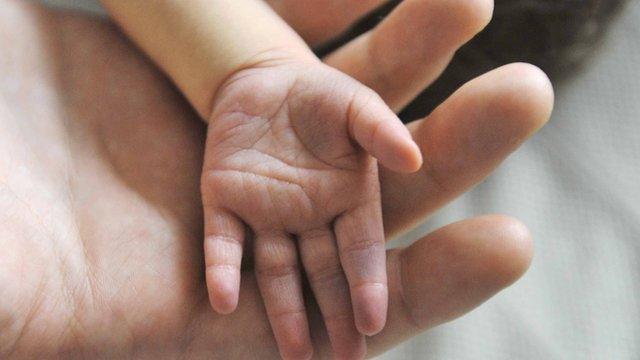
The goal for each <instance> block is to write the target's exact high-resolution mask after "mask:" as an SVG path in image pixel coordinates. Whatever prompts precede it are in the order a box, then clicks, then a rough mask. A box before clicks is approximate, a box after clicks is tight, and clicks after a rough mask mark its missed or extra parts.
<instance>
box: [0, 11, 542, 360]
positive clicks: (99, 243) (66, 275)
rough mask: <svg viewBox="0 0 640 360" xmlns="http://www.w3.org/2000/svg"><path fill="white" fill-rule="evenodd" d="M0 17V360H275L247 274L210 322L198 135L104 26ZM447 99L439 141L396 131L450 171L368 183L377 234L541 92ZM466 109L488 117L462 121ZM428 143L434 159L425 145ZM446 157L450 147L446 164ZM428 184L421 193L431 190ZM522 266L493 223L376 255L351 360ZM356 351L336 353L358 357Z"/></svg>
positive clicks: (506, 225)
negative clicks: (380, 266)
mask: <svg viewBox="0 0 640 360" xmlns="http://www.w3.org/2000/svg"><path fill="white" fill-rule="evenodd" d="M0 5H1V6H0V20H1V21H0V30H1V31H0V44H2V46H1V47H0V49H2V50H0V52H1V53H2V56H0V74H1V76H0V79H2V80H0V150H1V151H0V184H1V185H0V196H1V197H2V201H0V224H1V225H0V246H1V248H2V251H1V252H0V264H1V266H0V289H1V291H2V296H1V297H0V357H3V358H52V357H60V356H61V357H65V358H69V357H72V358H73V357H75V358H78V357H88V358H92V357H96V356H97V355H99V356H101V357H135V358H158V357H165V358H173V357H190V358H211V357H223V356H224V357H225V358H243V359H244V358H272V357H277V356H278V349H277V347H276V343H275V340H274V338H273V335H272V333H271V330H270V327H269V323H268V320H267V316H266V313H265V309H264V307H263V305H262V304H261V298H260V296H259V291H258V288H257V285H256V282H255V278H254V277H253V275H252V272H253V269H252V267H251V264H247V267H246V268H245V269H244V270H243V279H244V281H243V282H242V287H241V291H240V299H239V305H238V309H237V311H236V312H234V313H233V314H232V315H229V316H221V315H217V314H215V313H214V312H213V311H212V310H211V308H210V306H209V304H208V300H207V294H206V288H205V284H204V264H203V262H202V261H201V260H200V259H202V258H203V254H202V249H201V236H202V231H203V230H202V229H203V224H202V222H201V219H202V212H201V210H200V206H199V203H200V197H199V176H200V170H201V164H202V159H201V157H200V155H199V154H201V153H202V151H203V146H204V136H205V133H204V128H203V126H202V125H201V124H200V122H199V120H197V116H196V115H195V113H193V112H192V111H191V110H190V108H189V107H188V106H187V105H186V103H185V102H184V100H183V98H182V97H181V96H179V95H178V94H177V93H176V91H175V90H174V89H173V87H172V86H171V85H170V84H169V83H168V82H167V80H166V79H165V78H164V77H163V76H161V75H160V74H159V73H158V72H157V71H156V70H155V69H154V68H153V66H152V65H150V64H149V62H148V61H146V60H145V58H144V57H143V56H141V55H140V54H139V53H138V52H137V51H136V50H135V49H134V47H133V46H131V45H130V44H129V43H128V42H126V41H124V40H123V38H122V36H121V35H119V34H118V32H117V31H115V30H114V28H113V27H112V26H109V25H106V24H104V23H102V22H99V21H96V20H93V19H86V18H84V17H83V16H79V15H60V14H57V13H53V12H50V11H48V10H47V11H45V10H41V9H39V8H37V7H35V6H34V5H31V4H30V3H23V2H17V1H8V0H2V1H0ZM415 20H417V19H415ZM408 21H412V20H411V19H408ZM359 55H361V54H358V53H353V58H355V57H357V56H359ZM397 61H398V62H399V63H402V62H410V61H417V60H416V59H413V60H412V59H410V58H405V57H403V56H399V57H398V58H397ZM420 61H422V60H420ZM336 65H337V66H338V65H345V64H336ZM412 66H413V65H412ZM429 66H430V65H429V63H424V65H423V67H424V68H428V67H429ZM372 71H376V69H375V68H374V69H372ZM514 74H519V75H524V76H513V75H514ZM376 85H377V86H380V87H383V86H384V85H383V84H376ZM523 89H524V90H527V91H529V95H530V97H527V98H524V97H523V96H522V94H521V93H520V92H521V91H522V90H523ZM485 94H486V95H487V96H486V97H485ZM456 96H457V97H456V98H452V99H451V100H450V101H447V102H445V103H444V104H443V105H442V106H441V107H440V108H439V109H438V111H437V112H436V113H434V114H438V115H437V118H438V119H440V120H439V121H437V122H436V123H439V124H441V125H439V126H430V125H429V124H430V123H431V120H432V119H428V120H427V121H423V122H419V123H416V125H414V126H413V133H414V136H416V139H417V142H418V143H419V145H420V146H421V148H423V149H429V150H430V151H431V154H430V153H425V154H423V155H424V157H425V159H426V161H427V163H429V162H431V163H440V164H444V163H447V160H452V161H451V162H450V163H451V166H450V167H446V168H445V167H442V166H440V167H434V168H430V169H429V170H427V169H425V170H424V171H421V172H419V173H416V174H414V175H411V176H406V175H401V176H391V175H390V173H389V172H387V171H386V170H384V169H382V170H381V173H380V181H381V187H382V199H383V203H382V213H383V217H384V219H385V225H386V228H385V230H386V232H387V234H397V233H398V232H399V231H401V230H402V229H403V228H405V227H407V226H408V225H409V223H410V222H413V221H415V220H417V219H418V218H420V217H421V216H423V215H424V214H426V213H427V212H431V211H434V210H436V208H435V206H434V205H433V204H443V203H444V202H446V201H447V200H448V199H450V198H452V197H453V196H455V195H456V194H459V193H461V192H463V191H465V189H467V188H468V187H469V186H472V185H473V184H475V183H477V181H480V180H481V179H482V178H483V177H484V176H486V175H488V174H489V172H490V171H491V170H492V169H493V168H494V167H495V166H496V165H497V164H498V163H499V162H500V161H501V160H502V159H503V158H504V157H505V156H507V155H508V154H509V153H510V152H511V151H512V150H514V149H515V148H516V147H517V145H519V144H520V143H521V142H522V141H524V140H525V139H526V138H527V137H528V136H530V135H531V134H532V133H533V132H535V131H536V130H537V129H538V128H539V127H540V126H542V124H544V122H545V121H546V120H547V119H548V114H549V112H550V108H551V105H552V92H551V89H550V86H549V84H548V81H547V80H546V78H545V77H544V76H543V75H542V74H541V73H540V72H539V71H538V70H536V69H534V68H532V67H530V66H528V65H522V64H514V65H510V66H507V67H504V68H501V69H499V70H497V71H494V72H491V73H489V74H487V75H485V76H484V77H483V78H480V79H477V80H474V81H472V82H470V83H469V84H467V85H466V86H465V88H463V89H462V90H460V91H459V92H458V93H457V95H456ZM483 101H490V102H491V103H492V104H494V106H487V107H486V109H485V110H484V111H480V112H472V111H465V107H466V106H471V105H473V104H476V103H482V102H483ZM456 114H458V115H456ZM462 114H465V116H466V118H464V121H460V122H458V121H457V120H458V116H461V115H462ZM446 119H449V121H445V120H446ZM469 124H473V125H474V129H475V131H473V132H470V130H469V129H468V125H469ZM445 125H446V126H445ZM435 138H440V139H448V141H447V142H446V143H443V142H441V143H436V144H433V145H428V140H429V139H435ZM455 143H459V144H465V145H468V146H446V145H447V144H455ZM427 146H430V147H427ZM453 160H455V161H453ZM463 169H472V170H471V173H472V174H473V176H472V177H466V176H463V175H461V174H465V175H466V173H464V172H463ZM445 178H446V179H447V180H448V181H449V183H448V185H449V186H447V187H446V191H439V189H440V188H438V185H436V184H440V183H441V181H438V180H435V179H445ZM385 189H387V190H385ZM389 189H390V190H389ZM443 189H445V187H443ZM220 191H224V189H221V190H220ZM390 191H391V192H390ZM411 194H413V195H415V196H410V195H411ZM418 195H420V196H418ZM405 219H407V220H405ZM530 258H531V239H530V235H529V234H528V232H527V231H526V229H525V228H524V227H523V225H521V224H520V223H518V222H517V221H515V220H513V219H509V218H506V217H502V216H486V217H481V218H476V219H473V220H467V221H463V222H460V223H456V224H453V225H450V226H448V227H446V228H444V229H442V230H439V231H437V232H434V233H432V234H430V235H428V236H426V237H424V238H422V239H420V240H419V241H417V242H416V243H415V244H414V245H412V246H411V247H409V248H406V249H398V250H393V251H391V252H390V253H388V256H387V275H388V278H389V289H390V293H389V294H390V295H389V300H390V307H389V321H388V323H387V326H386V327H385V329H384V331H383V332H382V333H380V334H378V335H376V336H374V337H371V338H368V339H367V344H368V348H369V351H368V355H374V354H376V353H380V352H382V351H384V350H386V349H388V348H390V347H391V346H393V345H395V344H397V343H399V342H400V341H403V340H404V339H407V338H409V337H411V336H412V335H415V334H417V333H418V332H419V331H422V330H424V329H426V328H430V327H433V326H436V325H438V324H440V323H442V322H444V321H448V320H451V319H453V318H455V317H457V316H460V315H461V314H463V313H465V312H467V311H469V310H471V309H473V308H474V307H475V306H478V305H479V304H481V303H482V302H483V301H485V300H486V299H488V298H489V297H491V296H492V295H494V294H495V293H497V292H498V291H500V290H501V289H503V288H504V287H506V286H508V285H509V284H511V283H512V282H513V281H515V280H516V279H517V278H518V277H519V276H521V275H522V273H523V272H524V271H525V270H526V268H527V266H528V264H529V261H530ZM445 274H446V275H447V276H444V275H445ZM307 295H308V294H307ZM307 312H308V315H309V318H310V333H311V336H312V338H313V342H314V350H315V352H314V354H315V355H316V356H317V357H319V358H322V357H329V356H331V354H332V352H334V351H336V349H335V348H336V346H335V345H336V344H333V345H334V349H333V350H332V348H331V347H330V345H329V340H328V335H327V333H326V330H325V328H324V325H323V323H322V321H321V316H320V313H319V312H318V310H317V307H316V305H315V304H314V303H313V302H312V301H309V306H308V307H307ZM358 344H359V346H355V347H354V346H353V344H351V343H350V344H346V345H345V346H344V347H343V348H340V347H339V346H338V349H337V351H338V352H340V354H341V355H342V357H358V356H362V355H363V351H364V346H362V345H364V344H363V343H356V345H358ZM338 345H340V344H338Z"/></svg>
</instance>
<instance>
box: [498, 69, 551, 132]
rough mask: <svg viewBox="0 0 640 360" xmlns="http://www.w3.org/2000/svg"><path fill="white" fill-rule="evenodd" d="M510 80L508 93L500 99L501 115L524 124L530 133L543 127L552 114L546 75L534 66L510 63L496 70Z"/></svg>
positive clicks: (549, 88)
mask: <svg viewBox="0 0 640 360" xmlns="http://www.w3.org/2000/svg"><path fill="white" fill-rule="evenodd" d="M498 71H501V72H503V74H502V75H503V76H504V77H505V78H508V79H511V84H510V87H508V88H507V89H508V90H509V93H508V94H507V96H505V97H504V98H503V99H502V102H503V110H502V112H504V113H507V115H511V118H518V119H520V121H522V122H525V123H527V124H528V127H527V128H528V129H529V131H531V133H534V132H536V131H538V130H539V129H540V128H541V127H543V126H544V125H545V124H546V123H547V121H549V118H550V117H551V113H552V111H553V106H554V100H555V99H554V98H555V94H554V90H553V85H552V83H551V80H549V77H548V76H547V74H545V73H544V71H542V70H541V69H540V68H538V67H537V66H535V65H532V64H527V63H512V64H508V65H505V66H503V67H502V68H500V69H498Z"/></svg>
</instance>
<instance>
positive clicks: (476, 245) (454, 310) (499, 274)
mask: <svg viewBox="0 0 640 360" xmlns="http://www.w3.org/2000/svg"><path fill="white" fill-rule="evenodd" d="M532 254H533V246H532V242H531V236H530V234H529V232H528V230H527V229H526V227H525V226H524V225H522V224H521V223H520V222H518V221H516V220H513V219H511V218H508V217H505V216H497V215H492V216H483V217H479V218H475V219H472V220H465V221H461V222H458V223H455V224H452V225H449V226H446V227H444V228H442V229H440V230H437V231H435V232H433V233H431V234H429V235H427V236H426V237H425V238H423V239H421V240H419V241H417V242H416V243H414V244H413V245H411V246H410V247H408V248H406V249H402V250H393V251H392V252H390V253H389V256H388V260H387V267H388V272H389V286H390V295H389V296H390V304H389V320H388V321H387V326H386V327H385V328H384V330H383V331H382V332H381V333H379V334H378V335H376V336H375V337H373V338H370V339H368V346H369V349H370V351H369V354H368V355H375V354H377V353H380V352H382V351H384V350H386V349H388V348H389V347H391V346H393V345H396V344H398V343H400V342H402V341H404V340H406V339H408V338H410V337H413V336H415V335H417V334H418V333H419V332H421V331H423V330H426V329H428V328H431V327H434V326H437V325H439V324H442V323H444V322H447V321H450V320H452V319H454V318H457V317H459V316H461V315H463V314H465V313H467V312H469V311H471V310H472V309H474V308H475V307H477V306H478V305H480V304H482V303H483V302H485V301H486V300H487V299H489V298H490V297H492V296H493V295H495V294H496V293H498V292H499V291H501V290H502V289H504V288H505V287H507V286H509V285H511V284H512V283H513V282H515V281H516V280H517V279H518V278H520V277H521V276H522V274H523V273H524V272H525V271H526V270H527V268H528V267H529V264H530V262H531V257H532Z"/></svg>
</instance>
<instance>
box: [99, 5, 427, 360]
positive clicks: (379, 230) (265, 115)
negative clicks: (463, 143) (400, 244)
mask: <svg viewBox="0 0 640 360" xmlns="http://www.w3.org/2000/svg"><path fill="white" fill-rule="evenodd" d="M103 3H104V4H105V5H106V7H107V8H108V9H109V10H110V13H111V15H112V16H113V18H114V20H115V21H116V22H118V23H119V24H120V25H121V26H122V28H123V29H124V31H125V32H126V33H127V34H129V35H130V36H131V38H132V39H133V40H134V41H135V42H136V43H137V44H138V45H139V46H140V47H141V48H142V49H143V50H144V51H145V52H146V53H147V54H148V55H149V56H150V58H151V59H153V60H154V61H155V62H156V63H157V64H158V65H159V66H160V68H161V69H162V70H164V72H165V73H166V74H167V75H168V76H169V77H170V78H171V79H172V80H173V81H174V82H175V84H176V85H177V86H178V88H179V89H180V90H181V91H182V93H183V94H184V95H185V97H186V99H187V100H188V101H189V102H190V103H191V104H192V105H193V107H194V108H195V110H196V111H197V112H198V113H199V114H201V115H202V116H204V118H203V120H205V121H206V122H207V123H208V124H209V129H208V136H207V142H206V147H205V161H204V168H203V174H202V180H201V188H202V200H203V207H204V223H205V234H204V235H205V237H204V255H205V266H206V279H207V287H208V289H209V298H210V301H211V305H212V307H213V309H214V310H215V311H217V312H219V313H221V314H229V313H231V312H233V311H234V310H235V309H236V307H237V304H238V297H239V290H240V281H241V271H240V270H241V269H240V267H241V262H242V254H243V251H242V250H243V247H244V243H245V240H246V238H247V237H248V235H249V233H251V234H252V235H253V236H252V240H253V241H252V244H253V246H252V248H253V254H254V258H255V265H256V266H255V270H256V277H257V280H258V284H259V286H260V290H261V294H262V296H263V299H264V303H265V307H266V310H267V314H269V319H270V322H271V327H272V328H273V332H274V335H275V338H276V340H277V342H278V344H279V347H280V352H281V353H282V355H283V357H285V358H308V357H310V356H311V353H312V346H311V337H310V336H309V326H308V320H307V317H306V310H305V305H304V298H303V291H302V286H303V284H302V281H301V280H302V276H301V268H304V270H305V274H306V275H307V277H308V280H309V282H310V283H311V288H312V289H313V293H314V296H315V298H316V299H317V300H318V303H319V306H320V311H321V312H322V314H323V317H324V319H325V322H326V323H327V326H328V328H329V334H330V335H331V337H332V342H333V343H338V342H340V341H341V340H340V339H341V338H344V337H343V335H344V334H340V332H344V330H350V331H349V332H350V333H351V334H349V335H350V338H355V337H356V334H355V330H356V328H357V331H359V332H360V333H361V334H363V335H369V336H371V335H374V334H376V333H378V332H379V331H381V330H382V328H383V327H384V324H385V321H386V314H387V305H388V287H387V277H386V271H385V247H384V230H383V222H382V212H381V204H380V201H381V200H380V186H379V183H378V168H377V163H376V162H375V161H374V158H373V157H375V158H376V159H377V160H378V161H379V162H380V164H382V165H383V166H386V167H387V168H389V169H392V170H395V171H401V172H415V171H417V170H418V169H419V168H420V166H421V164H422V158H421V155H420V150H419V149H418V147H417V145H416V144H415V143H414V142H413V140H412V138H411V134H410V133H409V131H408V130H407V129H406V128H405V126H404V125H403V124H402V122H401V121H400V119H399V118H398V117H397V116H396V115H395V114H394V113H393V111H392V110H391V109H389V108H388V107H387V105H386V104H385V103H384V101H383V100H382V99H381V98H380V97H379V96H378V95H377V94H375V93H374V92H373V91H372V90H370V89H368V88H366V87H365V86H364V85H362V84H360V83H359V82H357V81H355V80H354V79H352V78H350V77H348V76H346V75H345V74H344V73H342V72H340V71H336V70H335V69H332V68H330V67H329V66H326V65H324V64H322V62H320V61H319V59H317V58H316V57H315V56H314V55H313V54H312V53H311V51H310V49H309V48H308V46H307V45H306V44H305V43H304V42H303V41H302V40H301V38H300V37H299V36H298V35H297V34H296V33H295V32H294V31H293V30H292V29H291V28H290V27H289V26H288V25H287V24H286V23H285V22H284V21H282V19H281V18H279V17H278V16H277V15H276V14H275V13H274V12H273V11H272V10H271V9H270V8H269V7H268V6H267V5H266V4H265V3H264V2H263V1H262V0H234V1H233V3H232V4H231V3H230V2H229V1H227V0H192V1H188V2H182V1H174V0H152V1H149V0H144V1H138V0H131V1H126V2H124V1H120V0H116V1H110V0H103ZM213 94H215V96H214V95H213ZM372 156H373V157H372ZM219 189H225V191H223V192H221V191H219ZM244 226H247V227H248V229H247V231H245V230H244V229H243V228H244ZM298 252H299V253H300V256H301V260H302V261H301V264H299V263H300V261H298ZM327 269H330V270H331V274H333V273H335V272H337V273H338V274H339V275H338V277H337V278H335V279H334V281H333V283H332V284H330V285H329V284H327V281H326V278H325V275H326V274H325V273H326V270H327ZM343 272H344V274H342V273H343ZM354 326H355V328H354ZM339 329H340V330H339ZM341 330H342V331H341ZM358 342H360V343H361V342H362V340H360V341H356V342H355V343H358Z"/></svg>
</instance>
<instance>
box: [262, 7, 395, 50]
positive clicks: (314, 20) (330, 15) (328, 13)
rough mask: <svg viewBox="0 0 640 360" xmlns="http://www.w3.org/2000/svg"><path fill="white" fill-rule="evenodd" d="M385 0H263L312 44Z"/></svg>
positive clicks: (326, 39)
mask: <svg viewBox="0 0 640 360" xmlns="http://www.w3.org/2000/svg"><path fill="white" fill-rule="evenodd" d="M385 2H386V0H358V1H350V0H267V3H269V5H271V7H272V8H273V9H274V10H275V11H276V12H277V13H278V14H279V15H280V16H281V17H282V18H283V19H284V20H285V21H286V22H287V23H288V24H289V25H290V26H291V27H292V28H294V29H295V30H296V32H298V34H300V36H302V38H303V39H305V40H306V41H307V43H309V44H310V45H312V46H315V45H318V44H321V43H322V42H325V41H328V40H330V39H331V38H333V37H335V36H337V35H339V34H340V33H342V32H343V31H345V30H346V29H347V28H348V27H349V26H350V25H352V24H353V23H354V22H355V21H356V20H357V19H359V18H361V17H363V16H364V15H365V14H367V13H368V12H370V11H372V10H373V9H375V8H376V7H378V6H380V5H381V4H384V3H385Z"/></svg>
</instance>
